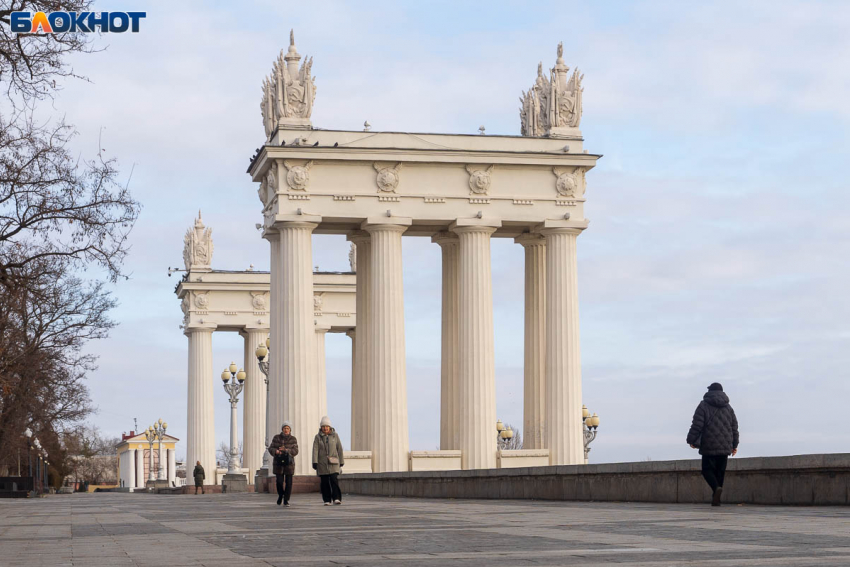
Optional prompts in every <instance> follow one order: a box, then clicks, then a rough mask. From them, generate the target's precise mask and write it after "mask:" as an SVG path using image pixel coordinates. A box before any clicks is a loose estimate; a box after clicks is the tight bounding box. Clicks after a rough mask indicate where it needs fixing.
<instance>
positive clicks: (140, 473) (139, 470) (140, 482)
mask: <svg viewBox="0 0 850 567" xmlns="http://www.w3.org/2000/svg"><path fill="white" fill-rule="evenodd" d="M192 466H193V467H194V466H195V464H194V463H192ZM145 480H147V479H146V478H145V450H144V449H136V487H137V488H144V487H145Z"/></svg>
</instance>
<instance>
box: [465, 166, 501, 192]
mask: <svg viewBox="0 0 850 567" xmlns="http://www.w3.org/2000/svg"><path fill="white" fill-rule="evenodd" d="M495 167H496V166H495V165H491V166H490V167H488V168H487V169H479V170H477V171H476V170H474V169H472V168H471V167H469V166H468V165H467V166H466V171H467V173H469V190H470V192H472V193H475V194H476V195H486V194H487V191H489V190H490V174H491V173H493V169H494V168H495Z"/></svg>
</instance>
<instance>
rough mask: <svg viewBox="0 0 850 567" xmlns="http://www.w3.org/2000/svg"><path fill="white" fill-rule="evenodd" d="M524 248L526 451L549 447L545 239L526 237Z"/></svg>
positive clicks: (519, 239) (520, 241) (522, 240)
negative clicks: (547, 428)
mask: <svg viewBox="0 0 850 567" xmlns="http://www.w3.org/2000/svg"><path fill="white" fill-rule="evenodd" d="M514 241H515V242H516V243H517V244H521V245H522V247H523V248H525V364H524V387H523V412H522V415H523V429H522V447H523V449H543V448H545V447H546V434H545V429H544V428H545V425H546V239H545V238H543V237H542V236H540V235H537V234H523V235H521V236H519V237H517V238H516V239H514Z"/></svg>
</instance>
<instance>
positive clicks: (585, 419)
mask: <svg viewBox="0 0 850 567" xmlns="http://www.w3.org/2000/svg"><path fill="white" fill-rule="evenodd" d="M581 421H582V423H583V424H584V427H583V428H582V433H584V464H587V456H588V455H589V454H590V444H591V443H592V442H593V440H594V439H596V428H597V427H599V416H598V415H596V414H595V413H594V414H593V415H591V414H590V410H588V409H587V406H585V405H583V406H581Z"/></svg>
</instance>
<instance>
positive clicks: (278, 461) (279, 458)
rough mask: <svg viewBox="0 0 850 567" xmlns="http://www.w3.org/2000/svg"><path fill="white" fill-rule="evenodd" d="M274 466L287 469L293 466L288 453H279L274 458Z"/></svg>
mask: <svg viewBox="0 0 850 567" xmlns="http://www.w3.org/2000/svg"><path fill="white" fill-rule="evenodd" d="M274 464H275V466H276V467H288V466H289V465H291V464H293V460H292V455H290V454H289V453H281V454H280V455H275V456H274Z"/></svg>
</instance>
